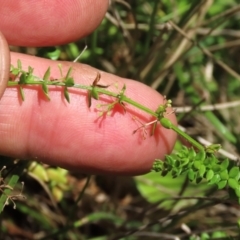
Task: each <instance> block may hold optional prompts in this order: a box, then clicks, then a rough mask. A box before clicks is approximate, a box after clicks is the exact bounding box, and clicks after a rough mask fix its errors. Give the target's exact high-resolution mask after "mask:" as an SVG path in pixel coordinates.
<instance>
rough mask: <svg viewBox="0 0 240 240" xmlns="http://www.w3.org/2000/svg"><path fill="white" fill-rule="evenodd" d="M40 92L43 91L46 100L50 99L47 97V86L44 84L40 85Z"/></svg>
mask: <svg viewBox="0 0 240 240" xmlns="http://www.w3.org/2000/svg"><path fill="white" fill-rule="evenodd" d="M42 90H43V93H44V95H45V96H46V97H47V99H48V100H50V97H49V95H48V86H47V84H46V83H44V82H43V84H42Z"/></svg>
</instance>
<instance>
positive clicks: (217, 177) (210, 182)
mask: <svg viewBox="0 0 240 240" xmlns="http://www.w3.org/2000/svg"><path fill="white" fill-rule="evenodd" d="M220 180H221V178H220V175H219V174H215V175H214V176H213V177H212V179H211V180H210V181H209V182H208V184H217V183H218V182H219V181H220Z"/></svg>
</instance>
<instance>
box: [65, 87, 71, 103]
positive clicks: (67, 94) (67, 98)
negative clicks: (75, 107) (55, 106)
mask: <svg viewBox="0 0 240 240" xmlns="http://www.w3.org/2000/svg"><path fill="white" fill-rule="evenodd" d="M64 97H65V99H66V100H67V101H68V103H70V97H69V92H68V88H67V87H65V88H64Z"/></svg>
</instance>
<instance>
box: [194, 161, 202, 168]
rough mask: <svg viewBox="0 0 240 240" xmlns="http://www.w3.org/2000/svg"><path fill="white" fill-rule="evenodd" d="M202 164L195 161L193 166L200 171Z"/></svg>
mask: <svg viewBox="0 0 240 240" xmlns="http://www.w3.org/2000/svg"><path fill="white" fill-rule="evenodd" d="M202 165H203V164H202V162H200V161H195V162H194V163H193V166H194V167H195V168H196V169H197V170H199V169H200V168H201V167H202Z"/></svg>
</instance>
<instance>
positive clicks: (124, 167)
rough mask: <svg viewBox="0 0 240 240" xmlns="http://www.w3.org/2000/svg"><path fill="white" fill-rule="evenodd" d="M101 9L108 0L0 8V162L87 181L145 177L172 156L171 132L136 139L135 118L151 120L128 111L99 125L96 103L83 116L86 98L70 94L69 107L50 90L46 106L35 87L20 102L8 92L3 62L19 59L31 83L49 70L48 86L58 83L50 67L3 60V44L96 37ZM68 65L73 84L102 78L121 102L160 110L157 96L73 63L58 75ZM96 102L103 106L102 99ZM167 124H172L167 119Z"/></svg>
mask: <svg viewBox="0 0 240 240" xmlns="http://www.w3.org/2000/svg"><path fill="white" fill-rule="evenodd" d="M107 8H108V0H101V1H100V0H98V1H94V0H87V1H86V0H82V1H79V0H71V1H60V2H59V1H56V0H52V1H32V0H25V1H15V0H8V1H1V2H0V16H1V17H0V31H1V32H2V35H0V68H1V69H0V94H1V95H2V98H1V100H0V155H6V156H11V157H16V158H21V159H37V160H39V161H42V162H44V163H46V164H50V165H57V166H60V167H64V168H67V169H72V170H76V171H81V172H86V173H90V174H115V175H116V174H118V175H136V174H143V173H146V172H148V171H149V170H150V169H151V166H152V163H153V161H154V159H156V158H160V159H164V155H165V154H167V153H170V152H171V150H172V147H173V145H174V143H175V140H176V134H175V133H174V132H173V131H172V130H169V129H165V128H163V127H160V128H159V130H158V131H157V132H156V134H155V135H154V136H150V134H149V136H148V137H147V138H146V139H145V140H144V139H143V138H142V135H141V133H140V132H137V133H135V134H133V131H134V130H135V129H136V128H137V127H138V124H137V122H136V121H135V120H134V119H133V115H134V116H137V117H138V118H139V119H140V121H141V122H148V121H149V122H150V121H152V120H153V119H152V118H151V117H150V116H149V115H148V114H146V113H144V112H142V111H140V110H138V109H134V108H133V107H130V106H126V109H127V111H126V113H124V111H121V109H120V110H119V111H118V110H116V111H115V112H113V114H112V115H111V116H108V117H105V118H99V117H98V112H97V111H96V104H97V103H99V102H98V101H96V100H92V105H91V108H90V109H89V108H88V104H87V96H86V92H84V91H79V90H71V91H70V98H71V102H70V104H69V103H67V102H66V100H65V99H64V98H63V95H62V91H61V89H60V88H55V87H53V88H51V90H50V93H49V95H50V97H51V101H47V100H46V99H45V98H44V96H43V94H42V92H41V91H40V90H39V88H38V87H32V88H26V89H25V90H24V91H25V98H26V100H25V101H24V102H22V101H21V98H20V96H19V94H18V92H17V89H16V88H7V89H6V84H7V83H6V81H7V79H8V75H9V67H10V65H9V56H10V58H11V64H13V65H15V66H16V63H17V60H18V59H20V60H21V62H22V65H23V68H24V69H27V67H28V66H32V67H33V68H34V74H35V75H37V76H41V77H42V76H43V74H44V73H45V71H46V70H47V68H48V67H49V66H50V67H51V69H52V72H51V76H52V77H53V78H54V79H56V78H60V77H61V76H60V73H59V69H58V67H57V64H58V62H56V61H50V60H46V59H41V58H37V57H33V56H28V55H23V54H18V53H9V51H8V47H7V44H6V42H5V41H4V37H5V38H6V40H7V42H8V44H9V45H19V46H50V45H53V46H54V45H60V44H66V43H68V42H73V41H75V40H77V39H80V38H82V37H84V36H86V35H88V34H89V33H91V32H92V31H94V29H95V28H97V26H98V25H99V24H100V22H101V21H102V19H103V18H104V14H105V13H106V11H107ZM6 12H8V13H9V14H5V13H6ZM53 29H54V31H53ZM3 36H4V37H3ZM70 66H72V68H73V73H72V76H73V77H74V80H75V82H77V83H81V84H86V85H91V84H92V83H93V81H94V79H95V78H96V76H97V73H98V72H100V73H101V79H100V81H99V84H102V85H110V87H109V88H108V89H109V90H111V91H118V90H117V89H116V88H115V86H114V83H116V82H117V83H118V85H119V87H120V89H121V87H122V86H123V84H124V83H125V84H126V88H127V89H126V95H127V96H128V97H130V98H132V99H134V100H135V101H138V102H139V103H141V104H143V105H145V106H147V107H149V108H151V109H153V110H154V111H155V110H156V109H157V107H158V106H159V104H161V103H163V100H164V99H163V97H162V96H161V95H160V94H159V93H157V92H156V91H155V90H153V89H151V88H149V87H148V86H146V85H143V84H141V83H139V82H137V81H133V80H129V79H123V78H120V77H117V76H114V75H112V74H109V73H106V72H102V71H99V70H98V69H95V68H93V67H91V66H87V65H84V64H79V63H71V62H62V70H63V74H65V73H66V72H67V70H68V69H69V67H70ZM5 89H6V90H5ZM120 89H119V90H120ZM4 90H5V92H4ZM3 92H4V93H3ZM0 97H1V96H0ZM105 99H108V100H109V99H110V100H111V98H105ZM100 102H101V103H103V102H104V99H102V96H101V99H100ZM169 111H170V112H171V109H170V110H169ZM167 117H168V118H169V119H170V120H171V121H172V122H173V123H176V118H175V115H174V114H173V113H172V114H169V115H168V116H167Z"/></svg>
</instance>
